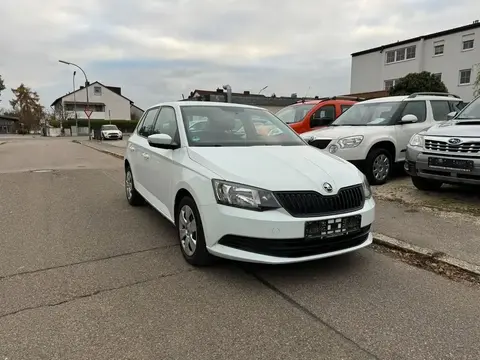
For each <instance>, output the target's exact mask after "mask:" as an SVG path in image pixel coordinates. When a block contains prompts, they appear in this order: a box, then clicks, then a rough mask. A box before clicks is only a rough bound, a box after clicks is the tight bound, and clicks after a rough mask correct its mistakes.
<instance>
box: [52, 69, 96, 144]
mask: <svg viewBox="0 0 480 360" xmlns="http://www.w3.org/2000/svg"><path fill="white" fill-rule="evenodd" d="M58 62H60V63H62V64H65V65H72V66H75V67H76V68H78V69H80V71H81V72H82V73H83V76H85V91H86V92H87V109H88V110H90V103H89V101H88V85H89V83H88V78H87V74H85V71H83V69H82V68H81V67H80V66H78V65H77V64H74V63H71V62H68V61H64V60H58ZM75 110H76V109H75ZM88 140H92V130H91V128H90V116H88Z"/></svg>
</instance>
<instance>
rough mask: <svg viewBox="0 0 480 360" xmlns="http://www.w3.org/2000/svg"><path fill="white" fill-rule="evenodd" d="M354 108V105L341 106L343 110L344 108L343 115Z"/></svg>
mask: <svg viewBox="0 0 480 360" xmlns="http://www.w3.org/2000/svg"><path fill="white" fill-rule="evenodd" d="M351 107H352V105H341V108H342V114H343V113H344V112H345V111H347V110H348V109H350V108H351Z"/></svg>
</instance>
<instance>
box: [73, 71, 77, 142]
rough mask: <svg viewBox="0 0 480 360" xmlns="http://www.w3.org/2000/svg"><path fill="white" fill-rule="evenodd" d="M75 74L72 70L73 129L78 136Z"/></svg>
mask: <svg viewBox="0 0 480 360" xmlns="http://www.w3.org/2000/svg"><path fill="white" fill-rule="evenodd" d="M75 75H77V72H76V71H74V72H73V111H74V113H75V129H76V132H77V136H78V116H77V99H76V97H75V89H76V88H75Z"/></svg>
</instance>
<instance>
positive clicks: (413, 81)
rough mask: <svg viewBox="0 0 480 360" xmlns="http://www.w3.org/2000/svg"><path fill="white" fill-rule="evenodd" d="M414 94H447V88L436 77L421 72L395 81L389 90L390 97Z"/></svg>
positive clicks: (426, 72)
mask: <svg viewBox="0 0 480 360" xmlns="http://www.w3.org/2000/svg"><path fill="white" fill-rule="evenodd" d="M415 92H448V89H447V87H446V86H445V84H444V83H443V81H442V80H440V79H439V78H438V77H437V76H436V75H434V74H432V73H430V72H428V71H422V72H420V73H410V74H407V75H405V76H404V77H403V78H400V79H399V80H397V81H396V83H395V86H394V87H392V88H391V89H390V96H395V95H410V94H413V93H415Z"/></svg>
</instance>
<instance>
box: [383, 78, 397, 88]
mask: <svg viewBox="0 0 480 360" xmlns="http://www.w3.org/2000/svg"><path fill="white" fill-rule="evenodd" d="M396 83H397V79H391V80H385V90H387V91H389V90H390V89H391V88H393V87H394V86H395V84H396Z"/></svg>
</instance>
